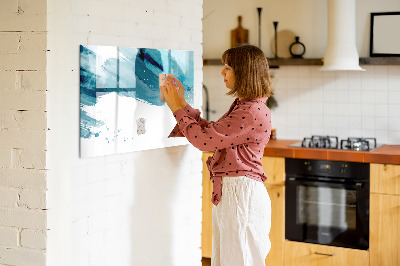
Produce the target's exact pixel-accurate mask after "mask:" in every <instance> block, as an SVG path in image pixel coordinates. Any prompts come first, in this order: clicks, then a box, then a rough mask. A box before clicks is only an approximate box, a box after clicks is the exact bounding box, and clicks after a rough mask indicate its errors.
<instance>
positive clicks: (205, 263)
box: [201, 258, 211, 266]
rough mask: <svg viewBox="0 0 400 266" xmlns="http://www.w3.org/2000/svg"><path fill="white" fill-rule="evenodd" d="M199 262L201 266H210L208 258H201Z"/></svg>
mask: <svg viewBox="0 0 400 266" xmlns="http://www.w3.org/2000/svg"><path fill="white" fill-rule="evenodd" d="M201 262H202V263H203V266H211V259H209V258H202V260H201Z"/></svg>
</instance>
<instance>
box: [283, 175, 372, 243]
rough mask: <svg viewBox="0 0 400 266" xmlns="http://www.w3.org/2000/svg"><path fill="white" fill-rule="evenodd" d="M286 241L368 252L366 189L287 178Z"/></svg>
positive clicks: (367, 192) (328, 182)
mask: <svg viewBox="0 0 400 266" xmlns="http://www.w3.org/2000/svg"><path fill="white" fill-rule="evenodd" d="M285 214H286V219H285V220H286V223H285V229H286V239H288V240H293V241H301V242H308V243H316V244H322V245H331V246H339V247H348V248H356V249H363V250H367V249H368V245H369V185H368V183H367V182H366V183H346V182H331V181H321V180H318V179H317V178H316V179H315V180H313V181H310V180H309V178H307V179H305V178H299V177H290V176H289V177H288V176H287V178H286V208H285Z"/></svg>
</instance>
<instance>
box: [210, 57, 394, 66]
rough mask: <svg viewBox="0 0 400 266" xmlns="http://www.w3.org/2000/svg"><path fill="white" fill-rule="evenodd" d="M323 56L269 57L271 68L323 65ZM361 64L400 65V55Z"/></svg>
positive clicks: (369, 59) (365, 59)
mask: <svg viewBox="0 0 400 266" xmlns="http://www.w3.org/2000/svg"><path fill="white" fill-rule="evenodd" d="M322 60H323V58H278V59H275V58H268V63H269V66H270V67H271V68H277V67H279V66H322V64H323V62H322ZM203 65H204V66H217V65H222V62H221V60H220V59H204V60H203ZM360 65H400V57H362V58H360Z"/></svg>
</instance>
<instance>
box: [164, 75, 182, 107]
mask: <svg viewBox="0 0 400 266" xmlns="http://www.w3.org/2000/svg"><path fill="white" fill-rule="evenodd" d="M178 81H179V80H178V79H176V78H171V77H168V78H167V80H166V82H165V84H164V86H163V87H161V88H160V89H161V90H162V92H163V93H164V98H165V102H166V103H167V105H168V107H169V109H171V111H172V113H174V112H175V111H176V110H178V109H184V108H185V107H186V101H184V102H183V101H182V94H183V100H185V97H184V94H185V91H184V90H185V89H184V87H183V85H182V83H181V82H180V81H179V82H178ZM181 86H182V88H183V89H182V88H181ZM184 104H185V105H184Z"/></svg>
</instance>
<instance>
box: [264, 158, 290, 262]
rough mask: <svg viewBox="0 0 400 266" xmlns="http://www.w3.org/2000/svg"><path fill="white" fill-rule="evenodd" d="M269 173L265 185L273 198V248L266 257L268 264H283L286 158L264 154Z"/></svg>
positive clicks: (271, 239) (271, 233)
mask: <svg viewBox="0 0 400 266" xmlns="http://www.w3.org/2000/svg"><path fill="white" fill-rule="evenodd" d="M261 162H262V164H263V167H264V172H265V174H266V175H267V177H268V178H267V180H266V181H265V183H264V184H265V187H266V188H267V191H268V195H269V197H270V199H271V231H270V233H269V239H270V241H271V250H270V251H269V253H268V256H267V258H266V259H265V264H266V266H276V265H283V249H284V248H283V247H284V246H283V243H284V240H285V158H283V157H270V156H264V157H263V158H262V160H261Z"/></svg>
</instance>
